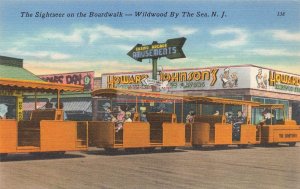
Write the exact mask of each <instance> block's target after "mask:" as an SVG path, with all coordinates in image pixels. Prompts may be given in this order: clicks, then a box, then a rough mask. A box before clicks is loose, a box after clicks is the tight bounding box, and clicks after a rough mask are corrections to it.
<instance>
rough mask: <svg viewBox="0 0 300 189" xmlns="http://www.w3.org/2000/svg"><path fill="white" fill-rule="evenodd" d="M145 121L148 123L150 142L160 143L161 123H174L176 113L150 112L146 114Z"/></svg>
mask: <svg viewBox="0 0 300 189" xmlns="http://www.w3.org/2000/svg"><path fill="white" fill-rule="evenodd" d="M146 118H147V121H148V122H149V124H150V141H151V142H152V143H161V142H162V138H163V129H162V125H163V123H164V122H167V123H176V122H177V119H176V114H172V113H165V112H163V113H160V112H151V113H147V114H146Z"/></svg>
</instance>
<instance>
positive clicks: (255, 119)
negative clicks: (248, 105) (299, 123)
mask: <svg viewBox="0 0 300 189" xmlns="http://www.w3.org/2000/svg"><path fill="white" fill-rule="evenodd" d="M251 100H252V101H254V102H260V103H261V104H283V105H284V114H285V118H288V117H289V115H288V112H289V101H288V100H280V99H273V98H263V97H252V99H251ZM262 112H263V109H258V108H252V120H251V121H252V123H254V124H257V123H259V121H261V120H262ZM275 117H276V118H278V119H279V118H283V117H284V115H283V111H276V115H275Z"/></svg>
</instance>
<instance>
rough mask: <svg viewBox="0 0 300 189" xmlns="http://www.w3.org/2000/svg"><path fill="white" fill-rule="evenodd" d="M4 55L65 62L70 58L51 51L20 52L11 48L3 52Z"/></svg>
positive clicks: (67, 55)
mask: <svg viewBox="0 0 300 189" xmlns="http://www.w3.org/2000/svg"><path fill="white" fill-rule="evenodd" d="M5 53H7V54H10V55H12V56H17V57H22V56H26V57H34V58H49V59H52V60H65V59H69V58H71V55H69V54H63V53H58V52H51V51H22V50H19V49H17V48H11V49H8V50H6V51H5Z"/></svg>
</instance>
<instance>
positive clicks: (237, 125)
mask: <svg viewBox="0 0 300 189" xmlns="http://www.w3.org/2000/svg"><path fill="white" fill-rule="evenodd" d="M225 116H226V123H229V124H232V139H233V140H235V141H239V140H240V137H241V125H242V124H244V123H246V116H245V115H244V113H243V112H242V111H240V110H239V111H238V112H237V114H236V115H234V114H233V113H232V112H225Z"/></svg>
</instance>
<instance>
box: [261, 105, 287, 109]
mask: <svg viewBox="0 0 300 189" xmlns="http://www.w3.org/2000/svg"><path fill="white" fill-rule="evenodd" d="M259 108H270V109H284V104H260V105H259Z"/></svg>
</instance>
